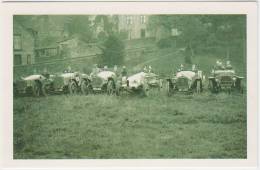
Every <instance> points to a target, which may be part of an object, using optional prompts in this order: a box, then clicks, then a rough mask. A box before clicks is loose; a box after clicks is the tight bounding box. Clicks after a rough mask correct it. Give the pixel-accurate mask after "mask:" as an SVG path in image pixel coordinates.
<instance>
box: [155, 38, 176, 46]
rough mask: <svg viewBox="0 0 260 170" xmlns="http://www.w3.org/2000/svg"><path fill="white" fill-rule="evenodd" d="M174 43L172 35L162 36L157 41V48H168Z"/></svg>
mask: <svg viewBox="0 0 260 170" xmlns="http://www.w3.org/2000/svg"><path fill="white" fill-rule="evenodd" d="M174 44H175V42H174V38H172V37H168V38H164V39H161V40H159V41H158V42H157V46H158V47H159V48H169V47H172V46H173V45H174Z"/></svg>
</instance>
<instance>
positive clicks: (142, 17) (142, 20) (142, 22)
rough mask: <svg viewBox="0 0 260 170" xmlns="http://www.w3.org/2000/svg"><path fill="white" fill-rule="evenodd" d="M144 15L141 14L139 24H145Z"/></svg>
mask: <svg viewBox="0 0 260 170" xmlns="http://www.w3.org/2000/svg"><path fill="white" fill-rule="evenodd" d="M145 22H146V21H145V16H144V15H141V24H145Z"/></svg>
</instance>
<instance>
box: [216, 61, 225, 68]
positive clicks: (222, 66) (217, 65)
mask: <svg viewBox="0 0 260 170" xmlns="http://www.w3.org/2000/svg"><path fill="white" fill-rule="evenodd" d="M224 69H225V67H224V65H223V64H222V62H221V61H219V60H217V62H216V66H215V70H224Z"/></svg>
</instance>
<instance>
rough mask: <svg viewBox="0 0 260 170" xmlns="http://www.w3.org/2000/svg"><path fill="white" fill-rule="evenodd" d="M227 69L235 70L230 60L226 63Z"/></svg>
mask: <svg viewBox="0 0 260 170" xmlns="http://www.w3.org/2000/svg"><path fill="white" fill-rule="evenodd" d="M226 69H227V70H232V69H233V67H232V65H231V63H230V61H229V60H228V61H227V62H226Z"/></svg>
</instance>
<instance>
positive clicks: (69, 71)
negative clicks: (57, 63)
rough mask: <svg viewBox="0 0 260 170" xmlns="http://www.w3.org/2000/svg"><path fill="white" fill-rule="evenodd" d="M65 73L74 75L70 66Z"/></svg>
mask: <svg viewBox="0 0 260 170" xmlns="http://www.w3.org/2000/svg"><path fill="white" fill-rule="evenodd" d="M64 73H73V71H72V69H71V67H70V66H68V68H67V69H66V70H64Z"/></svg>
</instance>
